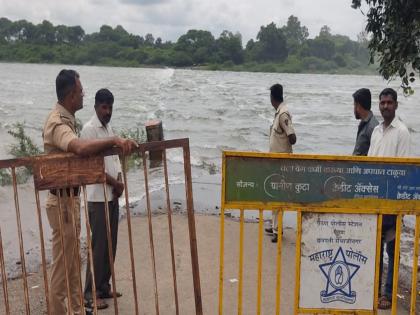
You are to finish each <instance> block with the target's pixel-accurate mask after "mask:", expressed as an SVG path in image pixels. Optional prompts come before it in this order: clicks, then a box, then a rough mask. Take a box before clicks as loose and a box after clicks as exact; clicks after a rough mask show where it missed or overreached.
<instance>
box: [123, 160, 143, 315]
mask: <svg viewBox="0 0 420 315" xmlns="http://www.w3.org/2000/svg"><path fill="white" fill-rule="evenodd" d="M122 161H123V165H122V171H123V180H124V196H125V210H126V212H127V227H128V246H129V248H130V261H131V276H132V277H133V295H134V307H135V310H136V315H138V314H139V302H138V297H137V281H136V270H135V265H134V251H133V235H132V233H131V212H130V204H129V201H128V183H127V172H126V169H127V157H125V156H123V158H122Z"/></svg>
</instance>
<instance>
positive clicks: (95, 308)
mask: <svg viewBox="0 0 420 315" xmlns="http://www.w3.org/2000/svg"><path fill="white" fill-rule="evenodd" d="M83 208H84V210H85V211H84V213H85V222H86V239H87V247H88V259H89V265H90V266H89V267H90V273H91V277H92V299H93V313H94V314H95V315H97V314H98V304H97V303H96V283H95V267H94V265H93V252H92V238H91V228H90V222H89V214H88V211H89V210H88V206H87V194H86V186H85V185H83ZM86 268H87V267H86Z"/></svg>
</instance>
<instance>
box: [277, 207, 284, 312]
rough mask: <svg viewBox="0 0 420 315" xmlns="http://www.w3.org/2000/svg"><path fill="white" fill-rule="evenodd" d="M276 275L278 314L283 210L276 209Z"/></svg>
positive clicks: (278, 307)
mask: <svg viewBox="0 0 420 315" xmlns="http://www.w3.org/2000/svg"><path fill="white" fill-rule="evenodd" d="M277 221H278V223H277V226H278V229H277V275H276V315H279V314H280V293H281V250H282V245H283V244H282V242H283V211H279V210H277Z"/></svg>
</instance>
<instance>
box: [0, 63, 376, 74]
mask: <svg viewBox="0 0 420 315" xmlns="http://www.w3.org/2000/svg"><path fill="white" fill-rule="evenodd" d="M0 64H21V65H25V64H26V65H52V66H54V65H72V66H83V67H105V68H133V69H134V68H138V69H179V70H200V71H212V72H218V71H230V72H249V73H282V74H330V75H373V76H375V75H377V76H380V74H379V73H378V72H377V71H375V70H374V69H373V68H372V67H374V66H373V65H369V66H367V67H366V68H356V69H354V70H350V69H345V68H338V69H331V70H329V71H319V70H312V71H311V70H308V71H298V72H293V71H289V72H288V71H267V70H269V69H268V68H269V67H272V66H276V65H277V66H282V64H271V63H268V64H265V63H262V64H257V65H253V66H250V67H249V68H247V65H246V64H245V65H244V64H243V65H234V66H225V65H223V64H209V65H196V66H188V67H174V66H170V67H168V66H164V65H158V64H156V65H146V64H141V65H127V64H124V63H122V64H120V63H118V62H116V63H115V64H113V63H111V64H103V63H97V64H73V63H69V64H63V63H53V62H50V63H38V62H34V63H32V62H20V61H7V60H0Z"/></svg>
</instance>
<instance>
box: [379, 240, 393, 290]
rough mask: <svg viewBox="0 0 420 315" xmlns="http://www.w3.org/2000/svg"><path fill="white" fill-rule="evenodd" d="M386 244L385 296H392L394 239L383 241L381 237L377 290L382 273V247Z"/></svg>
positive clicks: (380, 283) (380, 284)
mask: <svg viewBox="0 0 420 315" xmlns="http://www.w3.org/2000/svg"><path fill="white" fill-rule="evenodd" d="M385 244H386V253H387V255H388V272H387V275H386V279H385V291H384V292H385V296H387V297H388V298H391V297H392V283H393V280H394V257H395V255H394V253H395V239H393V240H392V241H389V242H385V240H384V238H383V237H382V239H381V256H380V262H379V291H381V286H382V274H383V269H384V262H383V258H384V247H385Z"/></svg>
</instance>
